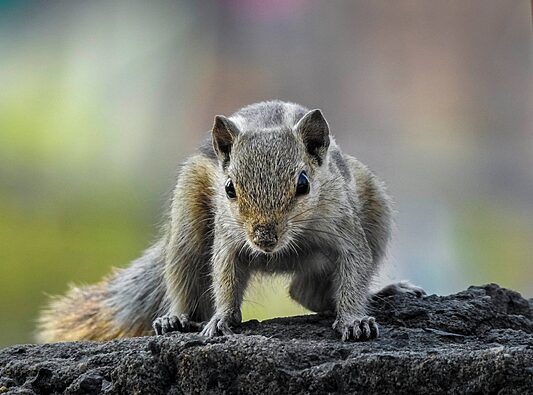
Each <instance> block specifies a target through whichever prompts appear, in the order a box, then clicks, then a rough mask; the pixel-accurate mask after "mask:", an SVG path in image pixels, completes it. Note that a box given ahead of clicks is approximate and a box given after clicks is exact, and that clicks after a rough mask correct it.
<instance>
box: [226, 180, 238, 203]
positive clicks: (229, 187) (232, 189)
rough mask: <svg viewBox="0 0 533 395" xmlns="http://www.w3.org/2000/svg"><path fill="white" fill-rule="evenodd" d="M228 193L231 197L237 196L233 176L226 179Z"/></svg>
mask: <svg viewBox="0 0 533 395" xmlns="http://www.w3.org/2000/svg"><path fill="white" fill-rule="evenodd" d="M225 188H226V195H228V198H230V199H236V198H237V192H235V187H234V186H233V181H231V178H228V181H226V185H225Z"/></svg>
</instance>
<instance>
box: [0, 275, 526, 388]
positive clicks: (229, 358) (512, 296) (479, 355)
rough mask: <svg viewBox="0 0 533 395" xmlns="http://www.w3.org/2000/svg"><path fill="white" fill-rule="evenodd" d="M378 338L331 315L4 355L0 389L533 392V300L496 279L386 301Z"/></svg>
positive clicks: (376, 305)
mask: <svg viewBox="0 0 533 395" xmlns="http://www.w3.org/2000/svg"><path fill="white" fill-rule="evenodd" d="M371 310H372V312H373V314H374V315H375V317H376V319H377V321H378V322H379V323H380V329H381V336H380V338H379V339H377V340H374V341H367V342H356V343H342V342H341V341H340V340H339V338H338V337H337V335H336V334H335V332H334V331H333V330H332V329H331V324H332V322H333V318H332V317H326V316H321V315H308V316H300V317H290V318H277V319H273V320H268V321H264V322H261V323H259V322H257V321H249V322H247V323H244V324H243V325H242V326H241V328H239V330H238V332H239V334H236V335H235V336H230V337H219V338H215V339H210V340H208V339H204V338H202V337H200V336H198V335H196V334H171V335H166V336H157V337H143V338H133V339H125V340H117V341H112V342H108V343H96V342H75V343H57V344H45V345H23V346H13V347H9V348H6V349H4V350H2V351H0V393H2V392H9V393H26V394H32V393H63V392H64V393H69V394H96V393H124V394H126V393H142V394H160V393H161V394H162V393H171V394H181V393H184V394H190V393H219V392H223V391H225V392H227V393H237V392H239V393H250V394H255V393H282V394H285V393H327V392H341V393H365V394H372V393H394V394H397V393H424V394H427V393H430V394H438V393H456V394H463V393H499V394H533V303H532V301H531V300H529V301H528V300H526V299H524V298H522V297H521V296H520V294H518V293H517V292H514V291H511V290H507V289H504V288H500V287H499V286H497V285H495V284H489V285H485V286H481V287H470V288H468V289H467V290H465V291H462V292H459V293H457V294H455V295H449V296H436V295H431V296H426V297H422V298H416V297H415V296H413V295H396V296H390V297H386V298H380V299H375V300H373V301H372V302H371Z"/></svg>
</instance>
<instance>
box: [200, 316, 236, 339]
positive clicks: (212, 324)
mask: <svg viewBox="0 0 533 395" xmlns="http://www.w3.org/2000/svg"><path fill="white" fill-rule="evenodd" d="M230 322H231V319H230V318H229V317H227V316H223V315H218V314H215V315H214V316H213V317H212V318H211V319H210V320H209V322H208V323H207V324H206V325H205V327H204V329H203V330H202V332H201V333H200V335H202V336H206V337H215V336H218V335H224V336H227V335H233V331H232V330H231V329H230V328H229V326H230Z"/></svg>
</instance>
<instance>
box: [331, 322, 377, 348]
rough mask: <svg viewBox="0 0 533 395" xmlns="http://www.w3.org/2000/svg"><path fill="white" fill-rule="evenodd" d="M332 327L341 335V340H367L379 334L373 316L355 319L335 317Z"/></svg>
mask: <svg viewBox="0 0 533 395" xmlns="http://www.w3.org/2000/svg"><path fill="white" fill-rule="evenodd" d="M333 329H335V330H336V331H337V332H339V333H340V334H341V336H342V341H343V342H345V341H349V340H369V339H375V338H376V337H378V336H379V330H378V324H377V323H376V319H375V318H374V317H366V316H365V317H362V318H355V319H349V320H346V319H343V318H337V319H336V320H335V322H334V323H333Z"/></svg>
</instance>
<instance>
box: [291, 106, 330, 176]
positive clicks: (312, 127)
mask: <svg viewBox="0 0 533 395" xmlns="http://www.w3.org/2000/svg"><path fill="white" fill-rule="evenodd" d="M294 130H295V131H296V132H297V133H298V134H299V135H300V136H301V137H302V140H303V142H304V144H305V147H306V148H307V152H308V153H309V155H311V156H312V157H313V158H314V159H315V160H316V161H317V163H318V165H319V166H320V165H321V164H322V161H323V159H324V156H325V155H326V152H327V150H328V147H329V126H328V122H327V121H326V119H325V118H324V115H322V111H320V110H311V111H309V112H308V113H307V114H305V115H304V116H303V117H302V119H300V120H299V121H298V123H297V124H296V126H294Z"/></svg>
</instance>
